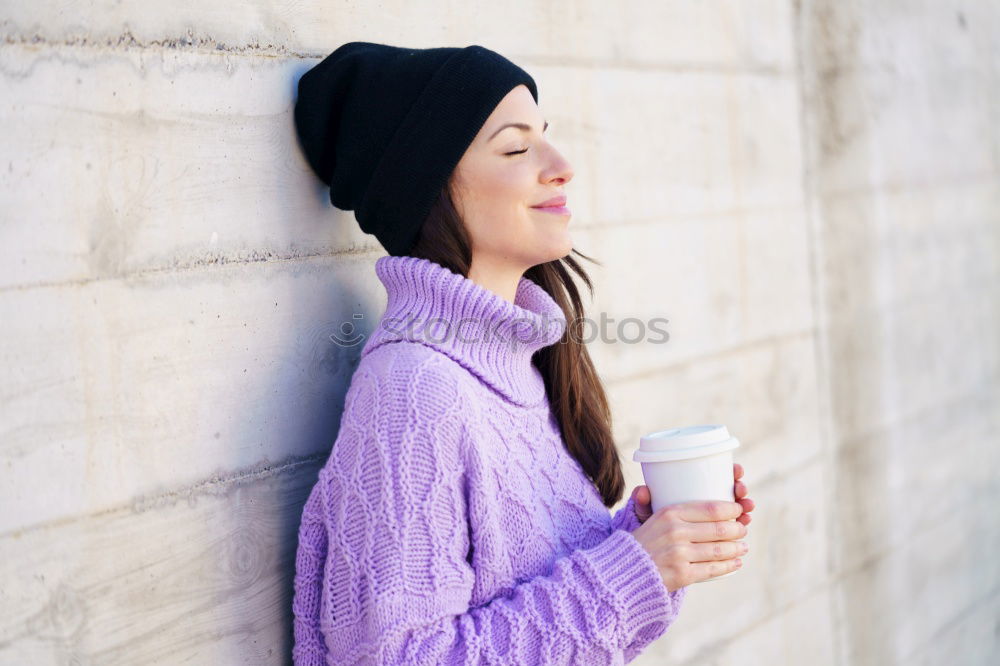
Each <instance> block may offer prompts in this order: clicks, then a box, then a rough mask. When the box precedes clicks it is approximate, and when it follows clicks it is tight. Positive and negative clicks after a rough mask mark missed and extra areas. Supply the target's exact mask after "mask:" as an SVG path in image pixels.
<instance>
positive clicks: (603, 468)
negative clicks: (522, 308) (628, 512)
mask: <svg viewBox="0 0 1000 666" xmlns="http://www.w3.org/2000/svg"><path fill="white" fill-rule="evenodd" d="M450 187H451V181H449V183H448V184H447V185H446V186H445V187H444V188H443V189H442V191H441V195H440V196H439V197H438V199H437V201H436V202H435V204H434V206H433V207H432V208H431V211H430V213H429V214H428V216H427V219H426V220H425V221H424V223H423V226H422V227H421V229H420V234H419V236H418V238H417V242H416V244H415V245H414V246H413V248H412V249H411V250H410V251H409V252H408V253H407V254H409V255H410V256H414V257H420V258H422V259H428V260H430V261H433V262H436V263H438V264H440V265H441V266H444V267H445V268H447V269H448V270H450V271H452V272H453V273H457V274H459V275H462V276H464V277H468V276H469V268H470V267H471V265H472V246H471V242H470V240H469V235H468V232H467V231H466V229H465V225H464V224H463V223H462V218H461V215H460V214H459V212H458V210H457V209H456V208H455V205H454V201H453V199H452V196H451V189H450ZM572 254H577V255H579V256H581V257H583V258H584V259H586V260H588V261H590V262H593V263H595V264H597V265H601V263H600V262H599V261H597V260H595V259H593V258H591V257H588V256H587V255H585V254H583V253H581V252H579V251H577V250H575V249H574V250H572V252H571V254H570V255H567V256H565V257H563V258H562V259H557V260H555V261H548V262H545V263H543V264H539V265H537V266H532V267H531V268H530V269H528V270H527V271H525V273H524V275H525V277H527V278H528V279H530V280H532V281H533V282H535V283H536V284H538V285H539V286H540V287H542V289H544V290H545V291H546V292H547V293H548V294H549V295H550V296H551V297H552V298H553V300H555V302H556V303H558V304H559V307H561V308H562V310H563V313H565V315H566V331H565V332H564V333H563V337H562V339H561V340H559V341H558V342H557V343H556V344H553V345H550V346H548V347H544V348H542V349H540V350H539V351H538V352H537V353H536V354H535V356H534V357H533V362H534V363H535V365H536V366H537V367H538V369H539V371H540V372H541V374H542V377H543V378H544V379H545V391H546V394H547V395H548V398H549V404H550V406H551V408H552V413H553V414H554V415H555V417H556V420H557V421H558V423H559V427H560V429H561V430H562V437H563V441H564V442H565V444H566V449H567V450H568V451H569V453H570V455H572V456H573V457H574V458H576V460H577V461H578V462H579V463H580V465H581V466H582V467H583V469H584V471H585V472H586V473H587V475H588V476H589V477H590V480H591V481H592V482H593V483H594V485H595V486H596V487H597V490H598V492H600V494H601V498H602V500H603V501H604V505H605V506H608V507H610V506H611V505H613V504H614V503H616V502H617V501H618V500H620V499H621V498H622V495H623V493H624V488H625V478H624V476H623V475H622V465H621V460H620V459H619V458H618V449H617V448H616V447H615V442H614V439H613V437H612V434H611V410H610V408H609V407H608V398H607V395H606V394H605V392H604V386H603V384H602V383H601V380H600V377H599V376H598V375H597V371H596V370H595V369H594V364H593V362H592V361H591V359H590V353H589V352H588V351H587V348H586V347H585V346H584V344H583V343H582V342H581V340H582V339H583V331H582V329H583V318H584V310H583V304H582V303H581V301H580V292H579V291H578V290H577V288H576V283H575V282H574V280H573V277H572V276H571V275H570V270H572V271H573V272H574V273H576V274H577V275H578V276H580V278H581V279H582V280H583V282H584V284H586V285H587V289H588V290H589V291H590V293H591V295H593V292H594V287H593V284H592V283H591V281H590V277H589V276H588V275H587V273H586V271H584V270H583V267H582V266H580V264H579V262H577V260H576V259H575V258H573V256H572Z"/></svg>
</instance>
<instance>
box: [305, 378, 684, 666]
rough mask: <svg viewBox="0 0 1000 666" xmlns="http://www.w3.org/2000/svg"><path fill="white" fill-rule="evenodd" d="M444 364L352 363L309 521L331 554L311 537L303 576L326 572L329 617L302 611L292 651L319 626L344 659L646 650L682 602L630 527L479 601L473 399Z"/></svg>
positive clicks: (553, 660) (488, 659)
mask: <svg viewBox="0 0 1000 666" xmlns="http://www.w3.org/2000/svg"><path fill="white" fill-rule="evenodd" d="M439 364H440V361H437V360H435V359H424V360H422V361H421V362H420V363H419V364H416V363H415V364H414V365H413V366H412V367H409V366H407V364H406V363H405V362H403V361H400V364H399V365H400V366H402V367H398V366H397V365H393V367H392V369H391V371H389V372H386V373H384V375H383V374H382V373H379V375H376V376H367V375H364V374H356V375H355V379H354V381H353V382H352V389H351V390H350V391H349V397H348V406H347V407H346V408H345V413H344V416H343V417H342V419H341V431H340V435H338V438H337V441H336V442H335V444H334V450H333V452H332V453H331V457H330V459H329V460H328V462H327V465H326V466H325V467H324V472H325V475H326V476H325V481H323V482H322V483H321V485H320V488H321V490H320V492H319V497H320V499H319V502H320V509H321V512H322V514H323V516H324V520H320V521H315V522H313V523H311V525H313V528H314V529H319V526H320V525H325V529H326V536H327V542H328V551H327V553H326V562H325V564H323V565H319V564H318V563H319V558H320V553H321V551H320V549H318V548H316V549H308V552H310V553H311V554H312V555H313V556H314V557H315V558H316V559H314V560H309V561H308V562H307V564H308V566H306V567H305V568H304V569H303V575H302V577H301V582H302V583H303V585H305V586H306V588H307V587H308V582H307V581H309V580H312V578H311V577H310V576H309V574H308V572H310V571H317V570H321V571H322V572H323V574H324V576H325V579H324V580H322V581H321V582H319V584H318V587H319V589H320V592H321V595H322V602H321V603H320V605H319V607H318V611H319V613H321V615H322V617H321V618H319V619H317V620H316V621H313V622H307V621H303V622H302V623H301V624H300V625H297V626H299V627H301V634H297V637H298V636H299V635H301V636H302V638H303V640H304V643H303V648H302V650H301V651H300V652H299V653H298V655H299V657H298V658H299V660H297V661H295V663H296V664H300V663H301V664H307V663H319V661H310V659H316V660H318V659H319V658H320V657H319V655H320V654H321V652H320V651H319V650H310V649H309V648H308V645H312V640H311V638H312V637H313V636H314V635H315V634H314V633H312V632H313V629H314V628H315V627H320V628H321V631H322V633H323V635H324V636H325V645H326V648H327V649H328V651H329V654H328V655H327V657H326V658H327V659H329V660H330V661H331V662H333V663H338V664H356V663H364V664H431V663H433V664H481V663H517V664H523V665H525V666H528V665H531V664H578V663H611V662H613V661H614V660H615V656H614V655H616V654H617V655H619V657H618V658H620V655H622V654H623V653H624V654H625V655H626V656H628V655H629V654H630V653H631V654H632V655H633V656H634V654H637V653H638V651H639V650H640V649H641V648H642V647H644V646H645V645H647V644H648V643H650V642H652V641H653V640H655V639H656V638H658V637H659V636H660V635H662V634H663V633H664V632H665V631H666V629H667V627H668V626H669V625H670V624H671V623H672V622H673V620H674V619H675V617H676V616H677V613H678V611H679V607H678V606H677V605H676V601H677V597H676V595H671V594H668V592H667V589H666V587H665V586H664V585H663V581H662V579H661V578H660V575H659V572H658V570H657V568H656V566H655V564H654V563H653V560H652V558H650V557H649V555H648V553H646V551H645V549H643V547H642V546H641V545H640V544H639V542H638V541H636V540H635V538H634V537H633V536H632V535H631V534H629V533H628V532H626V531H623V530H612V531H611V533H610V535H609V536H608V537H607V538H605V539H604V540H603V541H601V542H599V543H597V544H596V545H594V546H592V547H590V548H586V549H579V550H577V551H574V552H572V553H570V554H568V555H566V556H564V557H562V558H559V559H557V560H556V561H555V562H554V563H553V564H552V566H551V568H550V570H549V571H547V572H546V574H545V575H541V576H537V577H535V578H531V579H528V580H523V581H520V582H518V583H517V584H515V585H514V586H512V587H510V588H507V589H506V590H505V591H504V592H503V593H501V594H499V595H498V596H496V597H495V598H493V599H490V600H489V601H487V602H485V603H482V604H479V605H473V604H472V601H471V599H472V590H473V585H474V583H475V571H473V569H472V567H471V565H470V559H469V555H470V547H471V546H470V543H471V542H470V537H469V524H468V517H467V503H466V487H465V478H466V477H465V471H464V466H463V459H464V456H463V455H462V448H463V438H464V433H465V430H464V428H463V426H462V418H463V415H464V414H465V410H464V409H463V407H464V405H463V401H462V399H461V396H460V395H458V392H457V388H456V387H455V386H454V380H453V379H449V377H450V374H449V372H448V371H445V370H444V369H443V368H441V367H440V365H439ZM355 389H356V390H355ZM323 478H324V477H323V474H321V480H323ZM300 547H301V546H300ZM297 589H298V588H297ZM303 589H305V588H303ZM303 598H304V596H303ZM310 609H311V610H317V609H316V608H312V607H310ZM320 642H324V641H322V640H321V641H320ZM307 643H308V645H307Z"/></svg>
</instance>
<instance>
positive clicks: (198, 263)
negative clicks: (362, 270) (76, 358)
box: [0, 247, 385, 294]
mask: <svg viewBox="0 0 1000 666" xmlns="http://www.w3.org/2000/svg"><path fill="white" fill-rule="evenodd" d="M384 253H385V251H384V250H383V249H382V248H381V247H379V248H358V249H348V250H344V251H341V252H328V253H323V254H287V255H280V254H277V253H275V254H274V255H273V256H266V257H263V258H260V259H251V258H234V259H226V258H223V257H220V258H218V259H204V260H195V261H185V262H180V263H178V264H176V265H171V266H159V267H153V268H141V269H138V270H135V271H131V272H127V273H121V274H118V275H106V276H102V277H88V278H76V279H69V280H53V281H51V282H26V283H23V284H12V285H6V286H2V287H0V294H4V293H7V292H11V291H29V290H32V289H53V288H56V289H58V288H63V287H82V286H85V285H88V284H91V283H94V282H114V281H116V280H133V279H143V278H146V277H150V276H155V275H158V274H167V275H176V274H180V273H187V272H194V271H199V270H204V269H212V268H230V267H232V266H249V265H252V264H276V263H284V262H293V261H313V260H318V259H334V258H337V257H365V256H373V257H375V256H381V255H382V254H384Z"/></svg>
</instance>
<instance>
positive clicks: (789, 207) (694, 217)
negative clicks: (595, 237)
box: [571, 199, 805, 231]
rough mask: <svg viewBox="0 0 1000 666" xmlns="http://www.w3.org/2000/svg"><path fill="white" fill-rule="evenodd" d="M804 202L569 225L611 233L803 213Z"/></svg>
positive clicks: (572, 227) (577, 228) (580, 228)
mask: <svg viewBox="0 0 1000 666" xmlns="http://www.w3.org/2000/svg"><path fill="white" fill-rule="evenodd" d="M804 206H805V200H804V199H802V200H799V201H792V202H788V203H784V204H775V205H772V206H753V207H751V208H727V209H724V210H711V211H704V212H695V213H665V214H663V215H656V216H653V217H633V218H625V219H621V220H606V221H594V222H586V223H576V224H573V223H571V230H573V229H576V230H581V231H583V230H586V231H589V230H597V231H612V230H614V229H617V228H618V227H634V226H648V225H652V224H680V223H682V222H696V221H698V220H729V219H731V218H733V217H736V216H743V217H746V216H755V215H760V214H764V213H790V212H795V211H799V210H803V211H804Z"/></svg>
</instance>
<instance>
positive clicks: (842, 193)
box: [815, 169, 1000, 204]
mask: <svg viewBox="0 0 1000 666" xmlns="http://www.w3.org/2000/svg"><path fill="white" fill-rule="evenodd" d="M997 182H1000V172H997V170H995V169H993V170H990V171H983V172H976V173H971V174H960V175H959V176H957V177H955V178H947V179H942V178H932V179H930V180H928V181H926V182H920V181H916V182H881V183H865V184H864V185H860V186H858V187H845V188H841V189H833V190H824V189H823V187H822V186H819V187H817V188H816V191H815V194H816V198H817V199H818V200H819V201H820V203H821V204H822V202H823V201H824V200H826V199H834V200H838V199H853V198H860V197H863V196H866V195H872V194H878V195H880V196H884V195H886V194H896V193H911V192H922V193H927V192H930V193H933V192H934V191H935V190H944V189H958V188H960V187H966V186H968V187H974V186H977V185H984V184H985V185H996V183H997Z"/></svg>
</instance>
